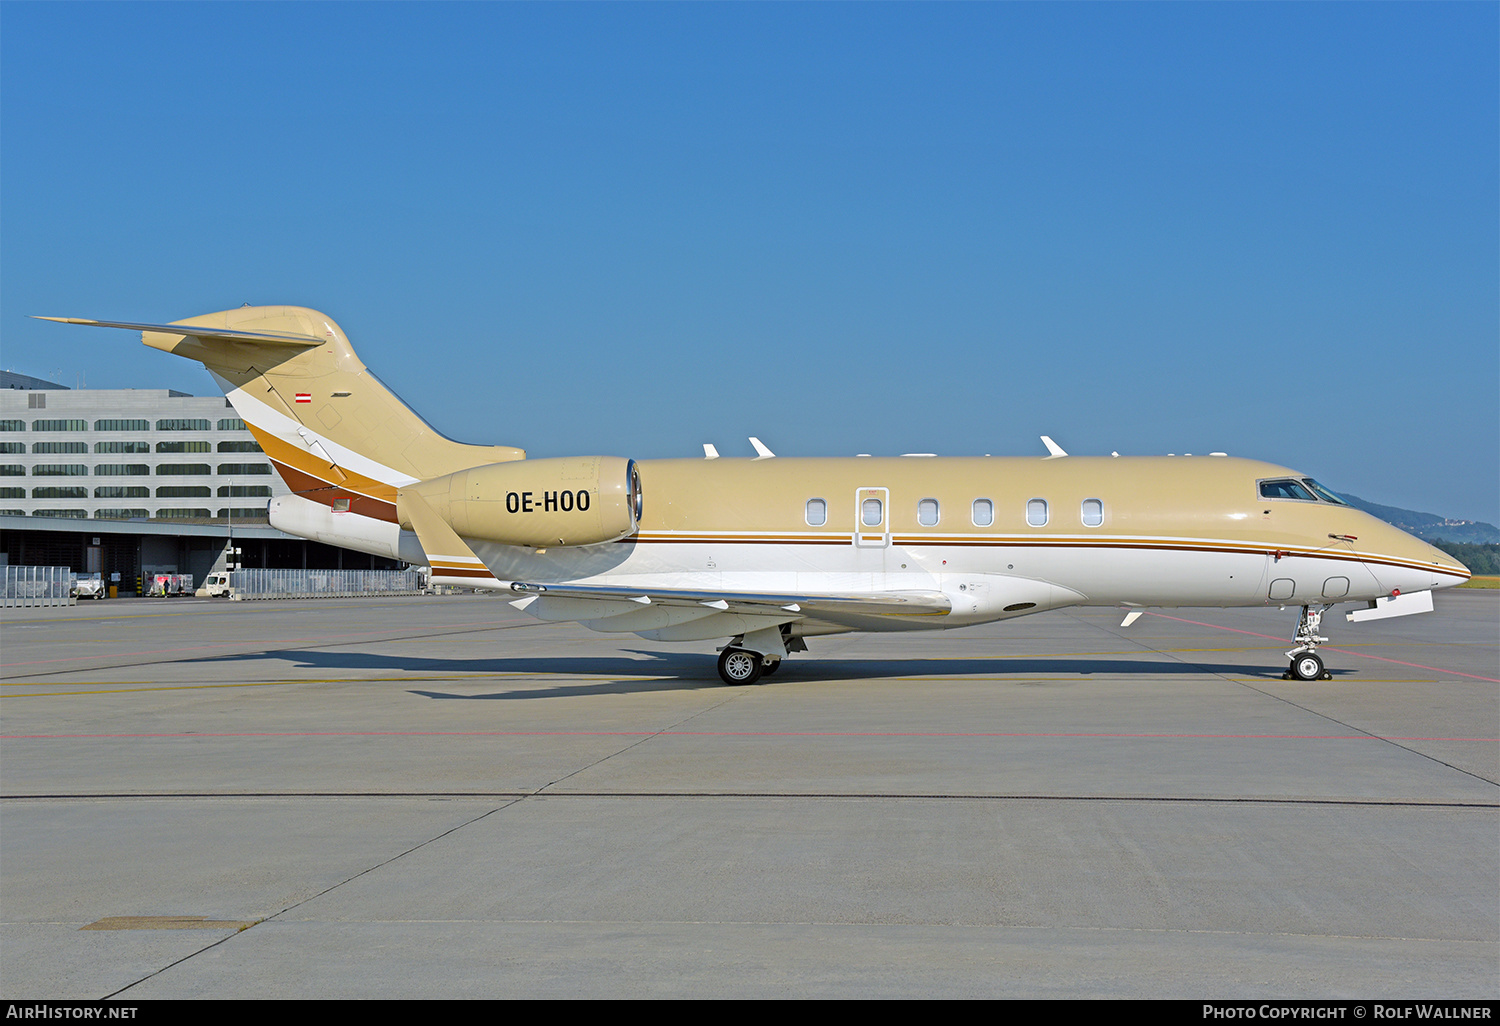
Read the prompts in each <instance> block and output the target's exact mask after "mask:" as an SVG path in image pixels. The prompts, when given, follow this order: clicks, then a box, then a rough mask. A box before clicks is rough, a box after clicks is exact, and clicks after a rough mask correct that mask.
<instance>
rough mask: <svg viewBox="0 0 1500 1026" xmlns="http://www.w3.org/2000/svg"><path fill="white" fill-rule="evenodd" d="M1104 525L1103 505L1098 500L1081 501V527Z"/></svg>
mask: <svg viewBox="0 0 1500 1026" xmlns="http://www.w3.org/2000/svg"><path fill="white" fill-rule="evenodd" d="M1102 523H1104V503H1103V501H1102V500H1100V499H1084V500H1083V526H1084V527H1098V526H1099V525H1100V524H1102Z"/></svg>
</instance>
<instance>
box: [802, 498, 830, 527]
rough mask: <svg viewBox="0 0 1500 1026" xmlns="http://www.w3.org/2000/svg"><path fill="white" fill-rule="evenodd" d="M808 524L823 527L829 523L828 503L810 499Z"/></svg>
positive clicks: (808, 502) (808, 503) (808, 501)
mask: <svg viewBox="0 0 1500 1026" xmlns="http://www.w3.org/2000/svg"><path fill="white" fill-rule="evenodd" d="M807 523H808V525H809V526H811V527H822V526H823V525H824V524H826V523H828V503H826V502H824V501H823V500H822V499H808V500H807Z"/></svg>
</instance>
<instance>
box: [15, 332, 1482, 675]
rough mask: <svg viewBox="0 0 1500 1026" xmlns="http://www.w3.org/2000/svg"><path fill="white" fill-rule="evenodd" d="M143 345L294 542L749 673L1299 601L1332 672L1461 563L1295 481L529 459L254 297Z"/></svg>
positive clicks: (1295, 476) (1073, 470) (877, 463)
mask: <svg viewBox="0 0 1500 1026" xmlns="http://www.w3.org/2000/svg"><path fill="white" fill-rule="evenodd" d="M45 319H46V320H56V321H62V322H63V323H67V324H88V325H95V326H100V327H110V328H129V329H135V330H139V331H141V333H142V335H141V338H142V341H144V342H145V344H146V345H148V346H151V347H153V348H155V349H161V350H163V351H165V352H169V353H175V354H177V355H179V356H185V357H188V358H189V359H194V360H199V361H201V362H202V363H203V364H204V365H205V366H206V367H207V368H208V369H209V371H210V372H212V374H213V376H214V378H215V379H216V380H217V381H218V382H219V384H220V385H221V386H222V387H223V389H224V393H225V395H226V396H228V398H229V401H230V402H231V403H232V404H233V405H234V408H235V410H236V411H237V412H238V413H239V415H240V417H241V418H242V419H243V420H244V421H245V424H246V426H247V427H248V428H249V429H250V431H251V432H252V433H253V434H254V436H255V438H256V440H257V441H258V442H259V443H260V445H261V447H262V448H263V449H264V450H265V452H266V454H267V456H269V457H270V459H271V461H272V462H273V463H274V464H275V466H276V469H277V470H278V471H279V472H280V474H281V476H282V478H283V479H284V480H285V481H286V483H287V484H288V486H290V487H291V489H292V491H293V492H294V494H293V495H291V496H287V497H283V498H280V499H275V500H273V501H272V502H271V504H270V519H271V523H272V524H273V525H274V526H276V527H278V528H280V529H281V530H283V531H286V532H287V533H289V534H294V535H298V536H300V537H303V538H310V539H314V540H317V541H320V542H325V543H328V544H331V545H339V546H343V547H345V548H350V549H356V550H358V551H362V552H370V553H374V554H376V555H380V556H386V557H389V558H394V559H401V560H405V561H407V562H409V563H416V564H426V565H428V566H430V567H431V568H432V580H433V582H434V583H436V584H455V585H462V586H466V587H472V588H491V589H495V590H498V591H502V592H506V593H508V594H512V595H514V599H513V600H512V602H513V604H514V605H515V606H517V607H519V608H521V609H524V610H525V611H526V612H528V613H530V614H531V615H533V616H536V617H539V618H541V619H543V620H576V621H580V622H582V623H583V624H584V625H585V626H587V627H590V628H592V629H594V630H597V631H605V632H630V633H634V634H638V635H640V636H641V637H644V638H650V639H654V640H657V641H703V640H709V639H729V640H728V644H727V645H726V646H725V647H724V648H723V649H722V653H721V655H720V657H719V674H720V676H721V677H722V678H723V679H724V680H725V681H726V682H727V683H731V684H751V683H754V682H755V681H756V680H758V679H759V678H760V677H761V676H762V675H763V674H769V673H774V672H775V671H776V669H777V667H778V666H780V664H781V661H782V660H783V659H785V658H786V657H787V656H788V654H790V653H792V652H801V651H805V650H806V648H807V644H806V639H807V638H809V637H814V636H817V635H823V634H838V633H843V632H847V631H909V630H942V629H946V628H951V627H964V626H968V625H970V624H978V623H988V622H990V621H994V620H1004V619H1008V618H1011V617H1017V616H1025V615H1028V614H1030V613H1038V612H1041V611H1043V610H1046V609H1059V608H1063V607H1065V606H1079V605H1084V606H1120V607H1124V608H1126V609H1128V610H1131V612H1128V613H1127V615H1126V617H1125V623H1126V625H1128V624H1129V623H1130V622H1131V621H1132V620H1133V619H1134V618H1135V617H1136V616H1138V615H1139V611H1140V610H1142V609H1144V608H1145V607H1150V606H1155V607H1171V606H1264V605H1279V606H1286V605H1295V606H1300V607H1301V609H1302V616H1301V619H1300V621H1299V623H1298V625H1297V628H1296V632H1295V635H1294V637H1293V642H1292V646H1293V647H1292V649H1291V650H1290V651H1289V652H1288V653H1287V656H1288V658H1289V659H1290V661H1291V665H1290V668H1289V669H1288V671H1287V673H1286V676H1287V677H1288V678H1296V679H1299V680H1317V679H1326V678H1327V677H1328V674H1327V673H1326V671H1325V668H1324V665H1323V660H1322V657H1321V656H1319V655H1318V652H1317V649H1318V646H1319V645H1320V644H1322V643H1324V642H1326V641H1327V640H1328V639H1327V638H1325V637H1322V636H1321V635H1320V634H1319V631H1320V629H1321V626H1322V618H1323V615H1324V613H1325V612H1326V611H1327V610H1328V608H1329V607H1330V606H1332V605H1333V604H1335V603H1338V602H1351V603H1356V604H1357V605H1358V607H1359V608H1357V609H1356V610H1355V611H1354V612H1352V613H1350V614H1349V618H1350V619H1351V620H1362V619H1377V618H1381V617H1387V616H1402V615H1406V614H1408V613H1417V612H1423V611H1426V610H1430V609H1431V608H1432V591H1433V589H1435V588H1445V587H1450V586H1452V585H1454V584H1458V583H1460V582H1462V581H1465V580H1467V579H1468V577H1469V571H1468V569H1467V568H1465V567H1464V566H1463V565H1462V564H1461V563H1459V562H1458V561H1457V560H1455V559H1453V558H1452V557H1450V556H1448V555H1447V554H1445V553H1443V552H1441V551H1439V550H1437V549H1435V548H1433V547H1432V546H1430V545H1428V544H1426V543H1425V542H1422V541H1420V540H1418V539H1416V538H1414V537H1412V536H1411V535H1408V534H1406V533H1404V532H1402V531H1400V530H1398V529H1396V528H1394V527H1392V526H1390V525H1389V524H1386V523H1384V522H1382V521H1380V520H1377V519H1376V518H1374V517H1372V516H1370V515H1368V514H1366V513H1363V512H1361V511H1359V510H1356V509H1354V508H1352V507H1350V506H1349V505H1348V504H1347V503H1345V502H1344V501H1343V500H1342V499H1340V498H1339V497H1338V496H1337V495H1335V494H1334V493H1333V492H1330V491H1329V490H1328V489H1326V488H1324V487H1323V486H1322V485H1320V484H1319V483H1318V482H1316V481H1314V480H1312V479H1311V478H1309V477H1307V476H1306V475H1304V474H1301V473H1299V472H1297V471H1294V470H1289V469H1287V468H1286V467H1279V466H1275V465H1273V464H1269V463H1260V462H1257V461H1254V460H1245V459H1235V458H1230V457H1228V456H1224V455H1222V454H1213V455H1208V456H1165V457H1103V458H1095V457H1079V456H1069V455H1067V453H1065V452H1064V451H1063V450H1062V449H1061V448H1060V447H1059V446H1057V445H1056V443H1054V442H1052V441H1051V439H1045V438H1044V439H1043V441H1044V442H1045V443H1046V445H1047V448H1048V450H1049V455H1048V456H1046V457H1041V458H1037V459H1023V458H992V457H982V458H961V459H953V458H924V457H897V458H868V457H855V458H849V459H790V458H777V457H775V456H774V454H773V453H772V452H771V451H770V450H769V449H768V448H767V447H766V446H765V445H763V444H762V443H760V442H759V441H757V440H754V439H752V440H751V441H752V444H753V445H754V447H755V450H756V452H757V453H758V455H757V456H756V457H754V458H753V459H728V458H719V457H718V453H717V451H716V450H715V449H714V448H713V447H712V446H711V445H706V446H704V451H705V458H704V459H675V460H642V461H639V462H637V461H635V460H630V459H625V458H621V457H617V456H580V457H572V458H565V459H536V460H528V459H526V454H525V453H524V452H523V451H522V450H520V449H513V448H509V447H507V446H482V445H464V444H462V443H459V442H455V441H453V440H451V439H449V438H446V437H444V436H443V435H441V434H439V433H438V432H437V431H435V430H434V429H433V428H432V427H430V426H429V425H428V424H427V423H426V422H425V421H423V420H422V419H421V418H420V417H418V416H417V415H416V414H415V413H413V412H412V411H411V410H410V409H409V408H408V407H407V406H406V405H405V404H404V403H402V402H401V400H400V399H398V398H397V397H396V396H395V395H394V394H393V393H392V392H391V391H390V390H389V389H388V388H386V387H385V385H383V384H382V383H381V382H380V380H379V379H378V378H376V377H375V375H374V374H373V373H372V372H371V371H370V370H368V369H367V368H366V367H365V366H364V364H362V363H361V362H360V361H359V359H358V357H356V356H355V355H354V350H353V349H352V348H351V347H350V345H349V340H348V339H347V338H346V337H345V335H344V332H343V331H342V330H341V329H340V328H339V326H338V325H337V324H335V323H334V322H333V321H332V320H331V319H330V318H328V317H326V316H324V315H323V314H321V313H318V312H317V311H315V310H308V309H304V308H302V307H282V306H262V307H249V306H247V307H242V308H240V309H237V310H226V311H223V312H220V313H214V314H206V315H204V316H201V317H193V318H190V319H188V320H184V321H176V322H173V323H171V324H136V323H128V322H122V321H91V320H81V319H76V318H63V317H54V318H45Z"/></svg>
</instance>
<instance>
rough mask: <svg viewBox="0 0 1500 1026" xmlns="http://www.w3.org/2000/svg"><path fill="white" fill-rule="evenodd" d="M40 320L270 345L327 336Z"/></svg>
mask: <svg viewBox="0 0 1500 1026" xmlns="http://www.w3.org/2000/svg"><path fill="white" fill-rule="evenodd" d="M35 319H36V320H39V321H56V322H57V323H59V324H85V325H88V326H89V327H93V328H126V329H128V330H131V331H155V332H160V333H161V334H163V335H191V336H193V337H194V338H211V339H215V340H217V341H220V342H252V343H255V344H257V345H269V346H320V345H322V344H323V343H324V342H325V341H327V339H321V338H318V337H317V336H316V335H303V334H301V333H299V332H291V331H242V330H240V329H237V328H205V327H203V326H201V325H197V324H142V323H137V322H135V321H91V320H88V319H86V318H83V317H40V316H37V317H36V318H35Z"/></svg>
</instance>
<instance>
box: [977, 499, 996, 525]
mask: <svg viewBox="0 0 1500 1026" xmlns="http://www.w3.org/2000/svg"><path fill="white" fill-rule="evenodd" d="M994 522H995V504H994V503H993V502H991V501H990V500H989V499H975V500H974V526H975V527H989V526H990V525H991V524H993V523H994Z"/></svg>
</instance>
